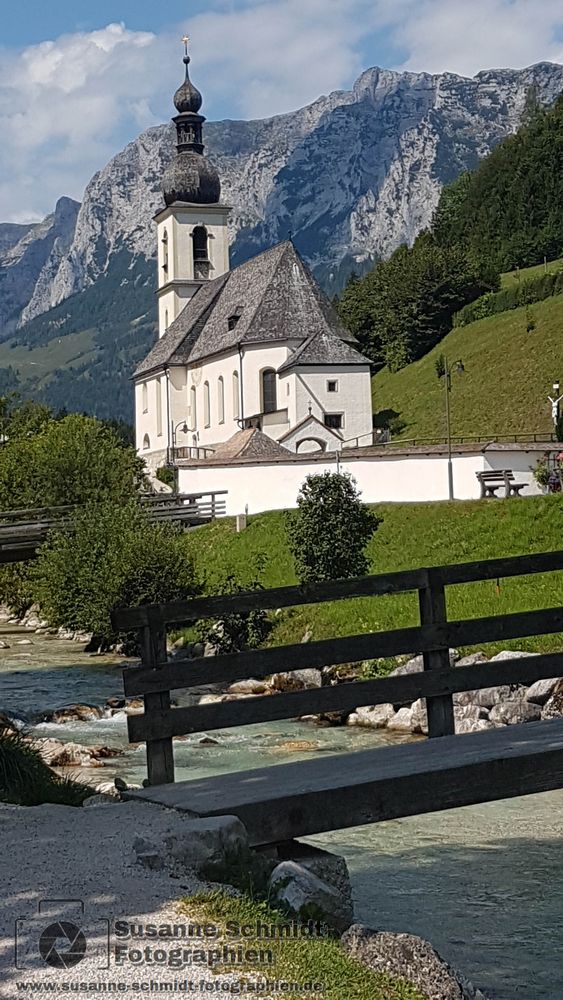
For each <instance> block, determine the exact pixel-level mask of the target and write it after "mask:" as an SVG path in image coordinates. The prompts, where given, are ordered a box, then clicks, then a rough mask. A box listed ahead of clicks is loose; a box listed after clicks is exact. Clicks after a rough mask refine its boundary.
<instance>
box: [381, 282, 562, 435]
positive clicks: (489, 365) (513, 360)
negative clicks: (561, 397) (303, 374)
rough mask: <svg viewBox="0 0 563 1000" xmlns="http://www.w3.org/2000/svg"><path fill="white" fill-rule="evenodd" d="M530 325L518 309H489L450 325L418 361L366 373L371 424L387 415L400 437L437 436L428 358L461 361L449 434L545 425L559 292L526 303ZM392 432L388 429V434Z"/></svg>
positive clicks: (556, 364)
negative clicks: (479, 316) (530, 326)
mask: <svg viewBox="0 0 563 1000" xmlns="http://www.w3.org/2000/svg"><path fill="white" fill-rule="evenodd" d="M531 312H532V315H533V318H534V321H535V324H536V326H535V329H534V330H533V331H532V332H528V330H527V326H528V320H529V311H528V310H526V309H525V308H522V309H514V310H511V311H509V312H505V313H500V315H498V316H491V317H489V318H488V319H484V320H480V321H479V322H477V323H472V324H471V325H469V326H464V327H459V328H456V329H454V330H452V332H451V333H449V334H448V336H447V337H445V338H444V340H442V341H441V342H440V344H438V345H437V347H435V348H434V349H433V350H432V351H430V353H429V354H427V355H426V356H425V357H424V358H422V359H421V360H420V361H416V362H415V363H414V364H411V365H408V366H407V367H406V368H402V369H401V371H399V372H396V373H394V374H391V373H390V372H389V371H388V370H387V369H383V370H382V371H381V372H379V373H378V374H377V375H376V376H375V377H374V378H373V382H372V385H373V406H374V412H375V413H376V415H377V419H378V423H380V424H381V425H384V424H385V423H387V422H388V421H389V420H393V421H394V426H395V427H399V428H401V430H400V434H399V435H398V436H399V437H401V438H404V439H411V438H423V437H430V436H436V437H442V438H443V437H445V434H446V418H445V400H444V383H443V379H442V380H439V379H438V376H437V374H436V361H437V359H438V358H439V356H440V355H441V354H444V355H445V356H446V357H447V358H448V359H449V361H450V362H452V363H453V362H455V361H457V360H458V359H461V360H462V361H463V364H464V367H465V372H464V374H460V375H457V374H456V375H453V376H452V392H451V396H450V404H451V414H452V434H453V435H454V436H456V435H464V434H466V435H470V434H471V435H479V434H481V435H490V436H493V435H495V434H499V435H500V434H510V433H512V434H515V433H520V434H526V433H538V434H542V433H546V434H550V433H551V432H552V431H553V424H552V422H551V415H550V405H549V403H548V401H547V396H548V394H549V393H551V386H552V384H553V382H554V381H556V380H557V379H558V378H559V376H560V373H561V362H562V360H563V353H562V347H561V329H562V327H563V295H558V296H556V297H554V298H550V299H546V300H545V301H544V302H539V303H537V305H534V306H533V307H532V309H531ZM394 436H396V435H394Z"/></svg>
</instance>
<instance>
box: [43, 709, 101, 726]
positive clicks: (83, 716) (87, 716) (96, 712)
mask: <svg viewBox="0 0 563 1000" xmlns="http://www.w3.org/2000/svg"><path fill="white" fill-rule="evenodd" d="M103 716H104V710H103V708H100V706H99V705H63V706H62V707H61V708H57V709H55V711H54V712H48V713H46V714H45V715H44V716H43V721H44V722H54V723H57V724H60V723H64V722H93V721H94V720H95V719H102V718H103Z"/></svg>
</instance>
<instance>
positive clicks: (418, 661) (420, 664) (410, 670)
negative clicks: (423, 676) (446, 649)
mask: <svg viewBox="0 0 563 1000" xmlns="http://www.w3.org/2000/svg"><path fill="white" fill-rule="evenodd" d="M458 659H459V653H458V651H457V649H450V665H451V666H452V667H453V665H454V664H455V663H456V662H457V660H458ZM422 670H424V659H423V656H422V653H420V654H419V655H418V656H413V658H412V659H411V660H408V661H407V662H406V663H401V664H400V665H399V666H398V667H395V669H394V670H392V671H391V673H390V674H389V677H402V676H403V675H404V674H418V673H420V671H422Z"/></svg>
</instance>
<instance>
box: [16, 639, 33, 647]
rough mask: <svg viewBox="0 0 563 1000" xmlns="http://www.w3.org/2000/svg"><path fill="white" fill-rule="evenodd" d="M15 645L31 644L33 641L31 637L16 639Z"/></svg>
mask: <svg viewBox="0 0 563 1000" xmlns="http://www.w3.org/2000/svg"><path fill="white" fill-rule="evenodd" d="M16 646H33V641H32V640H31V639H18V640H17V641H16Z"/></svg>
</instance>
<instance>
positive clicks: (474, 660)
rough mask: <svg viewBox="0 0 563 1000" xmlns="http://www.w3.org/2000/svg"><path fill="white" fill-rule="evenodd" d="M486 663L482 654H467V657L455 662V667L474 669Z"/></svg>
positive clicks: (485, 658)
mask: <svg viewBox="0 0 563 1000" xmlns="http://www.w3.org/2000/svg"><path fill="white" fill-rule="evenodd" d="M488 662H489V661H488V659H487V657H486V656H485V654H484V653H483V652H479V653H468V655H467V656H462V657H461V659H460V660H457V661H456V667H474V666H476V665H477V664H479V663H488Z"/></svg>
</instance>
